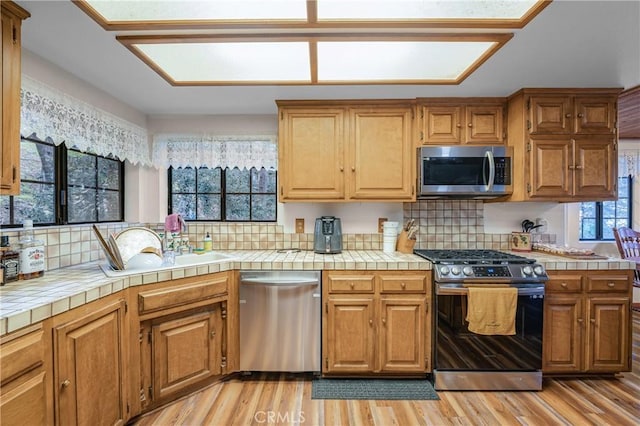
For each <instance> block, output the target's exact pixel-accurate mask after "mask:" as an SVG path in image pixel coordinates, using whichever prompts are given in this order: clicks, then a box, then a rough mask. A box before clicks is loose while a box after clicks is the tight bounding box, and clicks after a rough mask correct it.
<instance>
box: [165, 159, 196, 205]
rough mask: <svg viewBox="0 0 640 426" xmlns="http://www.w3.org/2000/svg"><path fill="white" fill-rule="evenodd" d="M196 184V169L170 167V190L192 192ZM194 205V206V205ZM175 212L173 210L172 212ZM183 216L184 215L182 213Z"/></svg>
mask: <svg viewBox="0 0 640 426" xmlns="http://www.w3.org/2000/svg"><path fill="white" fill-rule="evenodd" d="M195 186H196V170H195V169H194V168H192V167H187V168H184V169H183V168H179V169H172V171H171V192H173V193H176V192H189V193H193V192H194V189H195ZM194 201H195V200H194ZM194 207H195V206H194ZM174 213H175V212H174ZM183 217H184V215H183Z"/></svg>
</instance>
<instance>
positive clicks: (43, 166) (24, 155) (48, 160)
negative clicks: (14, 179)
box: [20, 139, 55, 183]
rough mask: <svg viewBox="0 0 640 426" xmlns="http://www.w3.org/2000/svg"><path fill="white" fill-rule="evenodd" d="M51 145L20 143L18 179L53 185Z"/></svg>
mask: <svg viewBox="0 0 640 426" xmlns="http://www.w3.org/2000/svg"><path fill="white" fill-rule="evenodd" d="M53 153H54V147H53V145H48V144H43V143H37V142H31V141H28V140H25V139H22V141H21V142H20V179H23V180H35V181H38V182H50V183H53V181H54V176H55V169H54V168H55V161H54V155H53Z"/></svg>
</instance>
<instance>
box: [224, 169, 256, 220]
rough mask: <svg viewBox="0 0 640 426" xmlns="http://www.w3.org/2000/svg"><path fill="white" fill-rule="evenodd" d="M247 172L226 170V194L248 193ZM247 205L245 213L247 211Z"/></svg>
mask: <svg viewBox="0 0 640 426" xmlns="http://www.w3.org/2000/svg"><path fill="white" fill-rule="evenodd" d="M249 175H250V173H249V170H246V169H244V170H240V169H239V168H237V167H236V168H234V169H227V171H226V174H225V176H226V180H227V188H226V190H227V192H240V193H249ZM248 207H249V206H248V205H247V212H248V211H249V209H248Z"/></svg>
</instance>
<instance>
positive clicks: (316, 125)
mask: <svg viewBox="0 0 640 426" xmlns="http://www.w3.org/2000/svg"><path fill="white" fill-rule="evenodd" d="M344 127H345V111H344V109H341V108H317V109H281V111H280V121H279V132H278V134H279V138H278V172H279V176H278V180H279V181H280V192H279V197H280V201H289V200H315V199H327V200H341V199H343V198H344V153H343V152H344Z"/></svg>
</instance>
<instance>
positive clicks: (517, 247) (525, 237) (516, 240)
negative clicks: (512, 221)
mask: <svg viewBox="0 0 640 426" xmlns="http://www.w3.org/2000/svg"><path fill="white" fill-rule="evenodd" d="M509 241H510V244H509V245H510V246H511V250H513V251H531V233H530V232H512V233H511V239H510V240H509Z"/></svg>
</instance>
